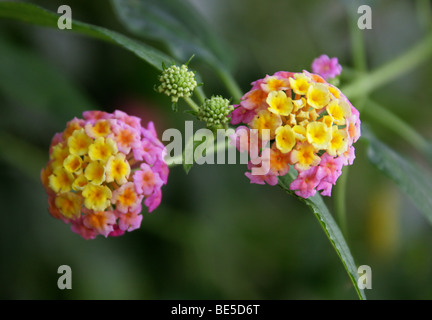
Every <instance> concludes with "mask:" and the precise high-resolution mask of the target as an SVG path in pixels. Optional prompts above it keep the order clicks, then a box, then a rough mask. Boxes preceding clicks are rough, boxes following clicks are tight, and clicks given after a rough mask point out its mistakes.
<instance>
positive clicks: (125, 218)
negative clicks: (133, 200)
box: [118, 211, 143, 231]
mask: <svg viewBox="0 0 432 320" xmlns="http://www.w3.org/2000/svg"><path fill="white" fill-rule="evenodd" d="M142 219H143V216H142V215H140V214H139V212H137V211H133V212H127V213H123V214H120V215H119V221H118V225H119V229H120V230H122V231H133V230H136V229H138V228H139V227H140V226H141V221H142Z"/></svg>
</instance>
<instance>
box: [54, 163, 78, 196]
mask: <svg viewBox="0 0 432 320" xmlns="http://www.w3.org/2000/svg"><path fill="white" fill-rule="evenodd" d="M48 181H49V186H50V188H51V189H52V190H54V192H68V191H70V189H71V187H72V182H73V181H74V176H73V174H72V173H70V172H67V171H66V170H65V169H64V168H62V167H57V168H55V169H54V171H53V173H52V174H51V175H50V176H49V178H48Z"/></svg>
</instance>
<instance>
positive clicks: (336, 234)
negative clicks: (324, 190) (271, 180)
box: [279, 173, 366, 299]
mask: <svg viewBox="0 0 432 320" xmlns="http://www.w3.org/2000/svg"><path fill="white" fill-rule="evenodd" d="M293 180H294V177H293V176H292V175H290V173H288V174H286V175H285V176H283V177H279V186H280V187H282V189H284V190H285V191H286V192H287V193H289V194H291V195H294V196H295V197H296V198H298V199H299V200H300V201H302V202H303V203H305V204H306V205H307V206H309V207H310V208H311V209H312V211H313V213H314V214H315V217H316V218H317V219H318V221H319V223H320V225H321V227H322V228H323V230H324V232H325V234H326V235H327V238H328V239H329V240H330V242H331V244H332V246H333V248H334V249H335V251H336V253H337V255H338V256H339V258H340V260H341V261H342V264H343V265H344V267H345V270H346V271H347V273H348V276H349V277H350V279H351V281H352V283H353V285H354V288H355V290H356V292H357V294H358V296H359V298H360V299H366V295H365V293H364V290H363V289H360V288H359V287H358V279H359V276H358V272H357V266H356V264H355V262H354V258H353V257H352V255H351V251H350V249H349V247H348V245H347V243H346V241H345V238H344V237H343V235H342V232H341V231H340V229H339V227H338V225H337V224H336V221H335V220H334V218H333V216H332V215H331V214H330V212H329V210H328V209H327V206H326V205H325V203H324V201H323V199H322V197H321V195H319V194H316V195H315V196H313V197H311V198H308V199H304V198H301V197H298V196H297V195H295V193H294V192H293V191H291V190H290V189H289V185H290V184H291V182H292V181H293Z"/></svg>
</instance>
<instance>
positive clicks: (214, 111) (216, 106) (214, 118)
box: [198, 96, 234, 129]
mask: <svg viewBox="0 0 432 320" xmlns="http://www.w3.org/2000/svg"><path fill="white" fill-rule="evenodd" d="M233 110H234V107H233V106H231V105H230V101H229V100H228V99H224V98H222V97H221V96H212V97H211V98H210V99H206V100H205V101H204V104H203V105H202V106H201V108H200V110H199V111H198V119H199V120H201V121H204V122H206V123H207V127H209V128H211V129H217V128H221V127H222V126H224V125H225V124H227V123H228V122H229V121H230V118H229V117H228V116H229V114H230V113H231V112H232V111H233Z"/></svg>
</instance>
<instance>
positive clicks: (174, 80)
mask: <svg viewBox="0 0 432 320" xmlns="http://www.w3.org/2000/svg"><path fill="white" fill-rule="evenodd" d="M159 81H160V82H161V84H160V85H159V87H157V91H158V92H159V93H164V94H166V95H167V96H169V97H171V101H172V102H173V103H176V102H177V101H178V99H179V98H186V97H190V96H191V95H192V92H193V91H194V89H195V88H196V86H197V82H196V80H195V72H193V71H188V67H187V66H186V65H182V66H181V67H178V66H175V65H172V66H171V67H169V68H166V69H164V70H163V72H162V74H161V75H160V76H159Z"/></svg>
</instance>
